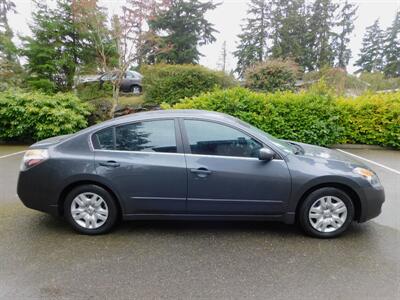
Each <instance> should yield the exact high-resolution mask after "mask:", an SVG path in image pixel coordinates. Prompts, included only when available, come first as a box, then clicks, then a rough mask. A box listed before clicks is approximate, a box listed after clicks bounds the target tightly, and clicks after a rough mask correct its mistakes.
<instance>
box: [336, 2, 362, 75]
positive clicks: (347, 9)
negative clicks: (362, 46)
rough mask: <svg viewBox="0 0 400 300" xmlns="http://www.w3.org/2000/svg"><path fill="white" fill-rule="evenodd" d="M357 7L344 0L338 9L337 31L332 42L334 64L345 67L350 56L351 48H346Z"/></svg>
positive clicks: (352, 28)
mask: <svg viewBox="0 0 400 300" xmlns="http://www.w3.org/2000/svg"><path fill="white" fill-rule="evenodd" d="M357 9H358V7H357V6H356V5H354V4H351V3H349V2H348V1H346V2H345V3H344V4H343V6H342V7H341V9H340V15H339V21H338V23H337V26H338V28H339V33H338V34H337V36H336V38H335V42H334V48H335V56H336V60H337V61H336V66H337V67H339V68H343V69H345V68H346V66H347V65H348V63H349V60H350V58H351V50H350V49H349V48H348V44H349V42H350V38H349V36H350V34H351V33H352V32H353V30H354V20H355V15H356V12H357Z"/></svg>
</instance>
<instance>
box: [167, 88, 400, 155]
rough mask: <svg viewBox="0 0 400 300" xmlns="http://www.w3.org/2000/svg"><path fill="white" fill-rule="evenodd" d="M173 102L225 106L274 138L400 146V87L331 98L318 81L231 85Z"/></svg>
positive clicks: (222, 108) (186, 105)
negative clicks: (254, 87) (282, 87)
mask: <svg viewBox="0 0 400 300" xmlns="http://www.w3.org/2000/svg"><path fill="white" fill-rule="evenodd" d="M166 107H168V105H164V108H166ZM173 108H182V109H204V110H213V111H220V112H225V113H227V114H230V115H232V116H235V117H238V118H240V119H242V120H244V121H246V122H249V123H250V124H252V125H254V126H256V127H258V128H260V129H262V130H264V131H266V132H268V133H270V134H272V135H274V136H276V137H278V138H283V139H288V140H295V141H299V142H304V143H310V144H316V145H322V146H326V145H331V144H336V143H363V144H375V145H382V146H390V147H394V148H400V93H392V94H367V95H364V96H360V97H358V98H336V97H335V96H333V95H332V94H331V93H329V92H326V89H324V88H323V87H321V86H318V87H315V88H313V89H310V90H309V91H303V92H300V93H293V92H275V93H270V94H263V93H256V92H252V91H249V90H247V89H245V88H233V89H228V90H218V91H214V92H210V93H204V94H202V95H200V96H197V97H192V98H187V99H184V100H183V101H182V102H180V103H177V104H175V105H174V106H173Z"/></svg>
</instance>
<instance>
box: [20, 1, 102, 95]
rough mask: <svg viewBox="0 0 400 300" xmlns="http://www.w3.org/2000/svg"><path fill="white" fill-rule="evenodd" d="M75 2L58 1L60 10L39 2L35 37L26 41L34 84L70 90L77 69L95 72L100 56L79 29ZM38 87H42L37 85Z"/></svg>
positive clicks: (29, 69)
mask: <svg viewBox="0 0 400 300" xmlns="http://www.w3.org/2000/svg"><path fill="white" fill-rule="evenodd" d="M74 2H75V1H74V0H57V1H56V7H55V8H50V7H49V6H47V4H46V3H42V2H39V1H35V3H36V10H35V12H34V13H33V23H32V24H31V26H30V28H31V31H32V37H24V38H23V40H24V50H23V53H24V55H25V56H26V57H27V59H28V63H27V68H28V71H29V73H30V75H31V76H32V78H31V82H38V83H40V84H44V83H45V85H46V86H47V87H49V86H51V85H55V88H56V90H67V89H70V88H71V87H72V85H73V83H74V76H75V74H76V72H77V69H78V68H79V69H80V70H82V69H84V68H86V67H89V66H90V67H91V68H94V67H95V66H94V63H95V60H93V57H95V55H96V53H95V52H94V49H93V47H92V44H91V41H90V38H89V35H87V34H85V33H84V32H82V31H81V30H80V28H79V27H78V22H77V21H76V19H75V15H74V10H73V8H74V5H73V4H74ZM36 86H37V87H41V86H39V85H36Z"/></svg>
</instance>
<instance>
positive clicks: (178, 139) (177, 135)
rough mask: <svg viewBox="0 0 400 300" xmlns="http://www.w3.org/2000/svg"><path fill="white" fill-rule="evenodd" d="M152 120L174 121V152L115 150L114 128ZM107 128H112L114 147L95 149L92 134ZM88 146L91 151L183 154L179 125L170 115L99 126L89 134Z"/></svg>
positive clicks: (115, 136)
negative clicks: (168, 116)
mask: <svg viewBox="0 0 400 300" xmlns="http://www.w3.org/2000/svg"><path fill="white" fill-rule="evenodd" d="M152 121H174V129H175V143H176V152H151V151H129V150H117V149H115V148H116V138H117V135H116V128H117V127H121V126H125V125H131V124H135V123H143V122H152ZM109 128H112V129H113V139H114V141H113V143H114V147H113V148H114V149H112V150H109V149H96V148H95V147H94V145H93V136H94V135H95V134H96V133H98V132H100V131H103V130H107V129H109ZM89 148H90V149H91V150H92V151H93V152H96V151H101V152H122V153H147V154H155V153H157V154H183V153H184V151H183V141H182V135H181V131H180V127H179V122H178V120H177V118H174V117H171V118H151V119H141V120H134V121H130V122H126V123H119V124H113V125H110V126H108V127H104V128H100V129H98V130H96V131H93V132H91V133H90V134H89Z"/></svg>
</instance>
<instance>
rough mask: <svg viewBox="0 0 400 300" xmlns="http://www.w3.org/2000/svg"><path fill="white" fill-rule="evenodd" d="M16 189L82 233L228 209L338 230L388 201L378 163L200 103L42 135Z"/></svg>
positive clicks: (236, 216) (324, 234)
mask: <svg viewBox="0 0 400 300" xmlns="http://www.w3.org/2000/svg"><path fill="white" fill-rule="evenodd" d="M17 190H18V195H19V197H20V199H21V200H22V202H23V203H24V204H25V205H26V206H27V207H29V208H32V209H36V210H39V211H43V212H46V213H50V214H53V215H56V216H63V217H65V219H66V220H67V221H68V222H69V223H70V224H71V226H72V227H73V228H74V229H75V230H77V231H78V232H80V233H84V234H101V233H105V232H107V231H109V230H110V229H111V228H113V226H114V225H115V224H116V222H117V220H119V219H125V220H139V219H140V220H143V219H186V220H187V219H190V220H216V219H223V220H276V221H282V222H285V223H287V224H294V223H297V224H299V225H300V226H301V228H302V229H303V230H304V232H305V233H307V234H309V235H311V236H314V237H320V238H331V237H336V236H338V235H340V234H341V233H343V232H344V231H346V229H348V228H349V225H350V224H351V222H353V221H357V222H365V221H367V220H369V219H371V218H374V217H376V216H378V215H379V213H380V212H381V207H382V203H383V202H384V190H383V187H382V185H381V183H380V181H379V179H378V177H377V176H376V174H375V173H374V171H372V170H371V169H369V168H368V167H367V166H365V165H364V164H362V163H361V162H359V161H357V160H354V159H353V158H352V157H350V156H347V155H345V154H344V153H342V152H339V151H337V150H331V149H328V148H322V147H318V146H313V145H308V144H303V143H298V142H292V141H285V140H280V139H277V138H274V137H273V136H271V135H269V134H267V133H265V132H263V131H261V130H259V129H257V128H255V127H253V126H251V125H249V124H247V123H245V122H242V121H241V120H239V119H236V118H233V117H231V116H229V115H226V114H222V113H216V112H209V111H198V110H165V111H153V112H144V113H137V114H133V115H128V116H124V117H120V118H116V119H112V120H109V121H106V122H104V123H101V124H98V125H95V126H92V127H89V128H87V129H84V130H82V131H80V132H77V133H75V134H72V135H66V136H58V137H53V138H50V139H47V140H43V141H40V142H37V143H36V144H33V145H32V146H31V147H30V148H29V149H28V150H27V151H26V153H25V155H24V157H23V161H22V164H21V171H20V174H19V179H18V188H17Z"/></svg>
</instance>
